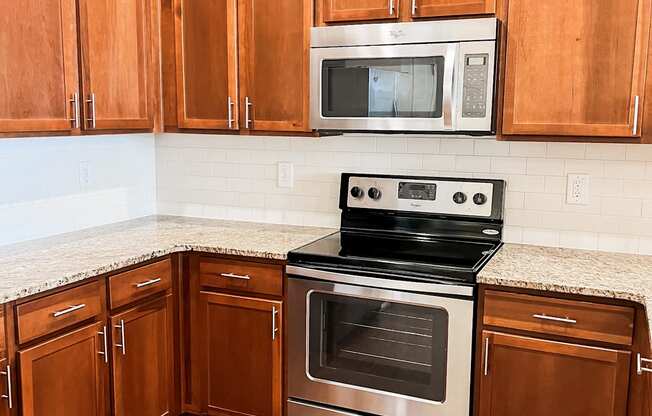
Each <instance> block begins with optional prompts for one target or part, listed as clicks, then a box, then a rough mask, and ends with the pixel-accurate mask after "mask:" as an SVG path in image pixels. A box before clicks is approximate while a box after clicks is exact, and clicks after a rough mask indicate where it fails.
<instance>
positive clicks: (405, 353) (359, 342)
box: [308, 292, 448, 402]
mask: <svg viewBox="0 0 652 416" xmlns="http://www.w3.org/2000/svg"><path fill="white" fill-rule="evenodd" d="M309 301H310V322H309V359H308V367H309V368H308V371H309V373H310V375H311V376H312V377H314V378H317V379H321V380H328V381H333V382H338V383H343V384H347V385H352V386H359V387H365V388H369V389H374V390H380V391H384V392H389V393H395V394H400V395H405V396H411V397H418V398H421V399H426V400H431V401H435V402H443V401H444V400H445V394H446V364H447V363H446V357H447V345H448V313H447V312H446V311H445V310H443V309H439V308H433V307H424V306H416V305H408V304H401V303H393V302H385V301H381V300H370V299H360V298H354V297H349V296H341V295H335V294H329V293H321V292H312V293H311V294H310V295H309Z"/></svg>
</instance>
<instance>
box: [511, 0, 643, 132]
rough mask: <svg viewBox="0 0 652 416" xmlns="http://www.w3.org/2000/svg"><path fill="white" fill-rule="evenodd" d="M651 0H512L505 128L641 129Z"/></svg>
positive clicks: (556, 130) (558, 130)
mask: <svg viewBox="0 0 652 416" xmlns="http://www.w3.org/2000/svg"><path fill="white" fill-rule="evenodd" d="M649 8H650V0H575V1H567V0H548V1H540V0H510V2H509V23H508V28H507V31H508V34H507V58H506V67H505V98H504V107H503V128H502V132H503V134H505V135H510V134H520V135H554V136H614V137H626V136H629V137H631V136H638V135H639V134H640V127H639V126H640V123H638V118H639V117H638V112H639V106H640V105H641V104H642V99H643V97H642V93H643V89H644V85H643V84H644V76H645V51H646V50H647V43H648V33H649V26H650V24H649Z"/></svg>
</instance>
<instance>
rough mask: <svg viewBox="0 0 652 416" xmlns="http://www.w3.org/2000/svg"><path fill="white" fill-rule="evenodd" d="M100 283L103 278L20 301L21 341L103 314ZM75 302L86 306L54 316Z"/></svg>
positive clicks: (18, 315)
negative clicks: (26, 300)
mask: <svg viewBox="0 0 652 416" xmlns="http://www.w3.org/2000/svg"><path fill="white" fill-rule="evenodd" d="M100 286H101V285H100V282H98V281H95V282H92V283H88V284H85V285H83V286H78V287H75V288H72V289H68V290H64V291H61V292H59V293H56V294H54V295H49V296H45V297H41V298H38V299H35V300H32V301H29V302H26V303H22V304H20V305H18V306H17V307H16V315H17V322H18V327H17V330H18V342H19V343H20V344H24V343H26V342H28V341H32V340H34V339H36V338H39V337H41V336H44V335H47V334H51V333H53V332H55V331H58V330H60V329H64V328H67V327H70V326H73V325H75V324H78V323H81V322H83V321H85V320H88V319H91V318H93V317H96V316H98V315H100V313H101V312H102V310H103V304H102V299H101V297H100V296H101V293H100ZM76 305H85V306H84V307H83V308H80V309H79V310H76V311H74V312H71V313H67V314H65V315H62V316H59V317H55V316H54V313H55V312H59V311H63V310H65V309H68V308H70V307H72V306H76Z"/></svg>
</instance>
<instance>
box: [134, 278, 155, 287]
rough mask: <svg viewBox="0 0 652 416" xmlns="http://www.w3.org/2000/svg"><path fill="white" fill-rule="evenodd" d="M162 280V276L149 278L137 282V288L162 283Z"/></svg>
mask: <svg viewBox="0 0 652 416" xmlns="http://www.w3.org/2000/svg"><path fill="white" fill-rule="evenodd" d="M160 282H161V279H160V278H157V279H152V280H148V281H146V282H142V283H137V284H136V289H141V288H143V287H147V286H151V285H155V284H157V283H160Z"/></svg>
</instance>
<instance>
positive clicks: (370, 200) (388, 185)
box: [347, 176, 494, 217]
mask: <svg viewBox="0 0 652 416" xmlns="http://www.w3.org/2000/svg"><path fill="white" fill-rule="evenodd" d="M493 188H494V185H493V184H492V183H491V182H481V181H480V182H476V181H465V180H464V179H453V178H451V179H443V178H442V179H436V180H431V179H403V178H387V177H382V178H376V177H367V176H351V177H350V178H349V183H348V199H347V206H348V207H349V208H367V209H382V210H392V211H407V212H419V213H429V214H448V215H469V216H475V217H490V216H491V210H492V206H493V204H492V202H493V194H494V189H493Z"/></svg>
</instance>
